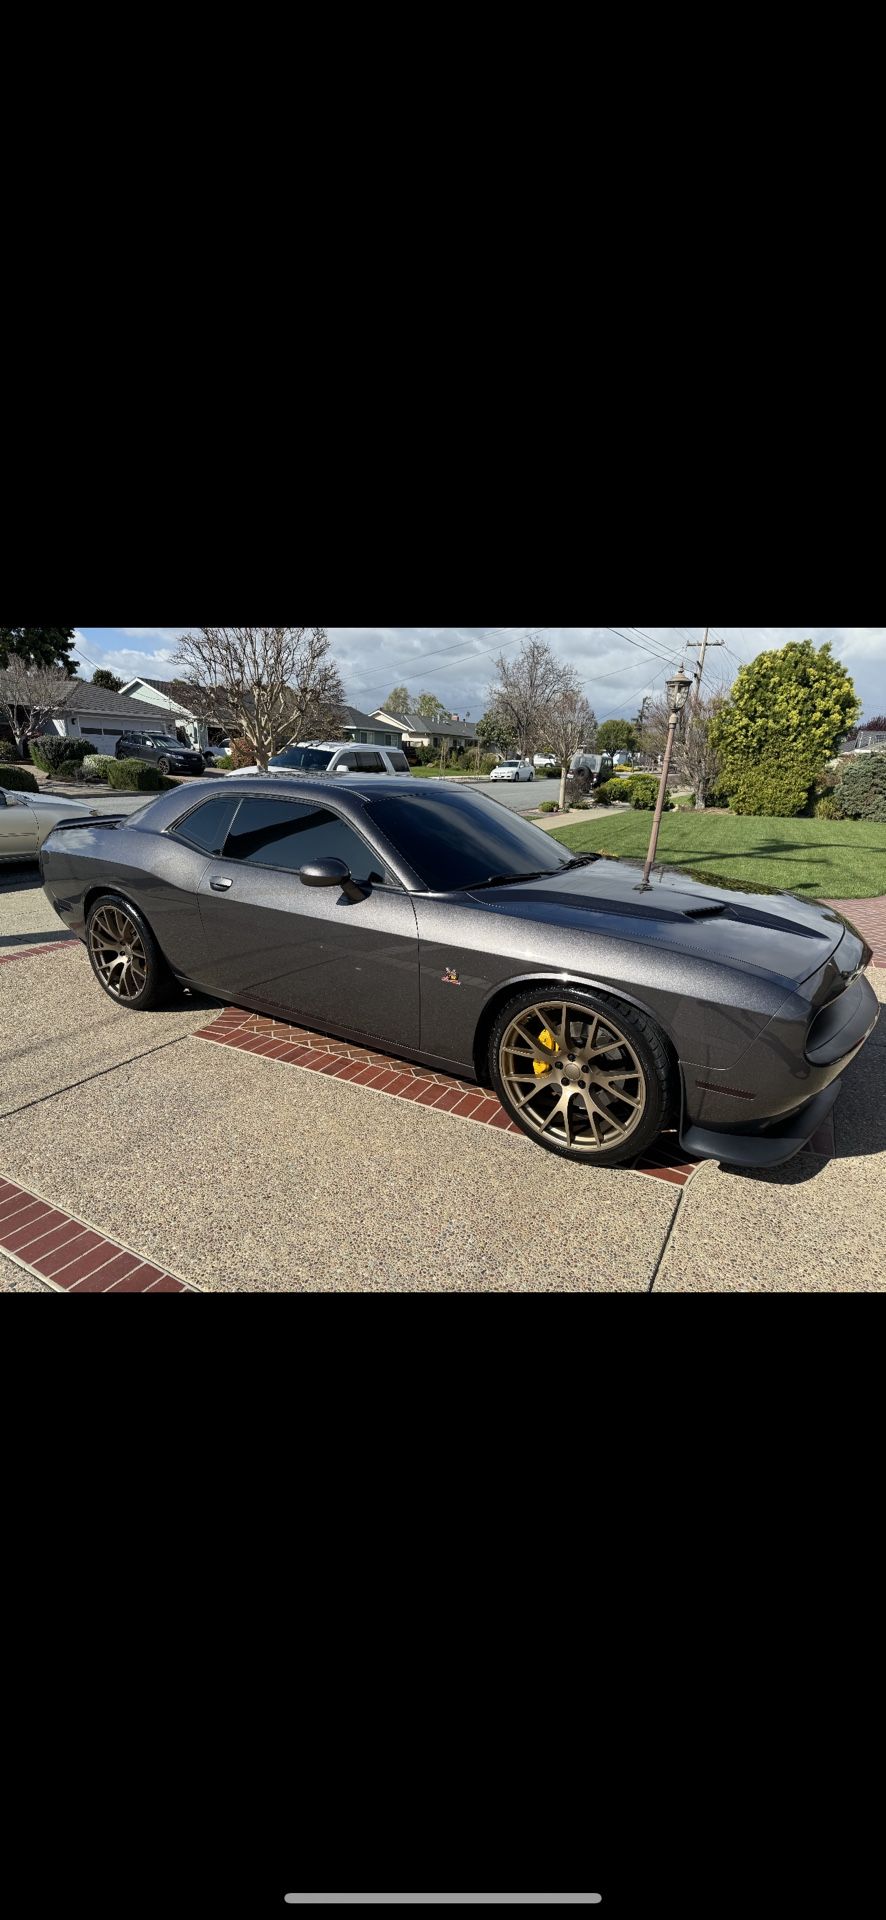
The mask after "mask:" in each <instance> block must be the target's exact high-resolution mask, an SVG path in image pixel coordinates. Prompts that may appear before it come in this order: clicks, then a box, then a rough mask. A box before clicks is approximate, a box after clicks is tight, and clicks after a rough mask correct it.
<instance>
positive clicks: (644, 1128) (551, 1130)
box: [490, 987, 671, 1167]
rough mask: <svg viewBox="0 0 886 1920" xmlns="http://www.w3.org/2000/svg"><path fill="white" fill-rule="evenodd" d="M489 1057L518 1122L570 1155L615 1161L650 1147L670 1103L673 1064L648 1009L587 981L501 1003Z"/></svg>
mask: <svg viewBox="0 0 886 1920" xmlns="http://www.w3.org/2000/svg"><path fill="white" fill-rule="evenodd" d="M490 1064H491V1067H492V1078H493V1082H494V1085H495V1089H496V1092H497V1094H498V1096H499V1099H500V1100H501V1103H502V1106H503V1107H504V1108H505V1110H506V1112H507V1113H509V1114H510V1116H511V1118H512V1119H513V1120H514V1121H516V1123H517V1126H518V1127H521V1128H522V1129H523V1132H524V1133H527V1134H528V1135H529V1138H530V1139H531V1140H535V1141H536V1142H537V1143H538V1145H539V1146H541V1147H547V1148H548V1150H549V1152H551V1153H559V1154H561V1155H562V1156H563V1158H564V1159H567V1160H583V1161H585V1162H586V1163H590V1164H593V1165H595V1166H606V1167H613V1166H619V1165H621V1164H623V1163H624V1162H625V1161H629V1160H634V1159H635V1158H636V1156H637V1154H639V1153H642V1151H643V1149H644V1148H645V1147H648V1146H650V1145H651V1143H652V1141H653V1140H654V1139H655V1137H656V1135H657V1134H658V1133H659V1132H660V1131H661V1128H662V1126H663V1124H664V1119H665V1114H666V1112H667V1108H668V1094H669V1087H670V1077H671V1074H670V1062H669V1059H668V1054H667V1050H666V1048H665V1044H664V1041H663V1039H662V1037H661V1035H660V1033H659V1032H658V1029H657V1028H656V1027H655V1026H654V1025H653V1023H652V1021H651V1020H649V1019H647V1017H646V1015H645V1014H642V1013H640V1012H638V1010H637V1009H636V1008H635V1007H629V1006H626V1005H624V1004H622V1003H621V1002H620V1001H617V1000H614V999H613V1000H611V999H610V998H609V996H608V995H607V994H599V993H593V992H591V990H590V989H589V988H584V987H571V988H570V989H569V991H568V994H566V995H564V994H562V993H560V994H558V993H556V992H555V991H545V990H544V989H542V990H541V991H540V992H538V993H535V992H533V991H532V989H531V988H530V989H528V990H526V991H524V992H522V993H518V994H516V995H515V996H514V998H513V999H512V1000H509V1001H508V1002H507V1004H506V1006H504V1007H503V1008H502V1009H501V1012H500V1013H499V1015H498V1018H497V1019H496V1022H495V1026H494V1027H493V1030H492V1034H491V1037H490Z"/></svg>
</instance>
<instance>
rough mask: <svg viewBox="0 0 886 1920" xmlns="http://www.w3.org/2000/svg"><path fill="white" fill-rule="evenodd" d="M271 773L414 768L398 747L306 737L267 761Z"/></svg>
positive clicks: (246, 770) (406, 770) (251, 769)
mask: <svg viewBox="0 0 886 1920" xmlns="http://www.w3.org/2000/svg"><path fill="white" fill-rule="evenodd" d="M268 771H269V772H270V773H387V774H391V773H400V774H404V773H411V772H412V768H411V767H410V765H409V761H408V760H407V758H406V755H405V753H401V752H400V749H399V747H369V746H366V747H355V746H352V745H351V743H350V742H349V741H345V742H342V741H341V740H304V741H303V742H302V744H301V746H299V747H287V748H286V750H285V752H283V753H275V754H274V757H273V759H272V760H270V761H269V762H268ZM241 772H243V773H260V772H261V768H260V767H258V766H256V767H243V768H241Z"/></svg>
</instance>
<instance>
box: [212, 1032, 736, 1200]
mask: <svg viewBox="0 0 886 1920" xmlns="http://www.w3.org/2000/svg"><path fill="white" fill-rule="evenodd" d="M194 1038H195V1039H196V1040H213V1041H215V1043H216V1044H217V1045H219V1046H224V1047H237V1048H238V1049H239V1050H240V1051H241V1052H243V1053H254V1054H258V1055H260V1056H261V1057H262V1058H264V1059H266V1060H279V1061H282V1062H283V1064H284V1065H285V1066H293V1067H304V1068H305V1069H306V1070H307V1072H309V1073H325V1074H326V1075H327V1076H328V1077H329V1078H330V1079H334V1080H348V1081H350V1082H351V1084H352V1085H354V1086H361V1087H369V1088H371V1090H372V1092H373V1093H387V1094H390V1095H391V1098H392V1099H394V1100H414V1101H415V1103H416V1106H421V1107H433V1109H434V1111H435V1113H448V1114H451V1115H452V1117H453V1119H455V1120H473V1121H476V1122H478V1124H479V1125H480V1126H486V1127H495V1128H496V1129H497V1130H498V1131H499V1132H501V1133H516V1134H517V1135H518V1136H519V1138H520V1139H521V1140H524V1141H526V1135H525V1133H524V1132H523V1129H522V1127H518V1126H517V1125H516V1123H515V1121H513V1120H511V1119H510V1118H509V1116H508V1115H507V1114H506V1112H505V1110H504V1107H503V1106H502V1104H501V1101H500V1100H499V1098H498V1095H497V1094H495V1093H490V1092H489V1091H487V1089H486V1088H485V1087H478V1086H477V1084H476V1081H474V1080H459V1079H457V1078H456V1077H455V1076H454V1075H453V1074H448V1073H432V1072H431V1069H430V1068H429V1067H417V1066H414V1065H412V1063H411V1062H410V1061H408V1060H397V1059H395V1058H393V1057H392V1056H391V1055H390V1054H386V1053H377V1052H375V1051H374V1050H370V1049H368V1048H366V1047H355V1046H352V1045H351V1044H350V1043H349V1042H348V1041H347V1040H335V1039H333V1038H332V1036H331V1035H329V1034H325V1033H311V1032H309V1031H308V1030H307V1029H306V1028H304V1027H294V1026H292V1025H291V1024H290V1022H289V1021H287V1020H273V1019H271V1018H270V1017H269V1016H267V1015H265V1014H261V1013H248V1012H246V1011H245V1010H244V1009H243V1008H240V1007H226V1008H225V1010H224V1012H223V1013H220V1014H219V1015H218V1018H217V1019H215V1020H213V1021H212V1022H211V1023H210V1025H209V1026H206V1027H201V1028H200V1029H199V1031H198V1032H197V1033H196V1034H195V1036H194ZM526 1144H527V1145H530V1144H531V1143H530V1142H529V1141H526ZM698 1165H699V1162H698V1161H697V1160H687V1159H686V1157H685V1155H684V1154H683V1153H682V1152H681V1150H680V1145H679V1142H678V1141H677V1138H676V1135H675V1134H662V1135H661V1136H660V1138H659V1139H658V1140H656V1141H655V1143H654V1145H653V1146H652V1147H651V1148H650V1149H649V1152H648V1153H645V1154H641V1155H640V1157H639V1158H638V1159H637V1160H635V1161H634V1162H633V1163H632V1165H631V1166H630V1167H629V1168H628V1169H627V1171H629V1172H633V1173H643V1174H649V1175H651V1177H652V1178H653V1179H655V1180H665V1181H667V1182H668V1184H669V1185H670V1186H675V1187H684V1186H685V1185H686V1182H687V1180H688V1179H689V1177H690V1175H691V1174H693V1173H694V1172H695V1169H696V1167H697V1166H698Z"/></svg>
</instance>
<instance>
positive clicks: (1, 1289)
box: [0, 1253, 55, 1293]
mask: <svg viewBox="0 0 886 1920" xmlns="http://www.w3.org/2000/svg"><path fill="white" fill-rule="evenodd" d="M54 1292H55V1288H54V1287H47V1286H46V1285H45V1284H44V1282H43V1281H42V1280H37V1279H36V1278H35V1276H34V1274H33V1273H25V1271H24V1268H23V1267H17V1266H16V1264H15V1261H14V1260H7V1258H6V1255H5V1254H4V1253H0V1293H54Z"/></svg>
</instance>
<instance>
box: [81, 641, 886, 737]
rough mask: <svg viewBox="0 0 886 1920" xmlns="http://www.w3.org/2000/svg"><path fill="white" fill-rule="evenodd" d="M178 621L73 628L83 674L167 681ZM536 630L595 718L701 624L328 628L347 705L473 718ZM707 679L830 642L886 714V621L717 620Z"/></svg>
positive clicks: (679, 654)
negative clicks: (787, 649) (789, 646)
mask: <svg viewBox="0 0 886 1920" xmlns="http://www.w3.org/2000/svg"><path fill="white" fill-rule="evenodd" d="M186 631H187V629H186V628H184V627H78V628H77V644H78V655H79V658H80V661H81V668H82V671H83V674H84V677H85V678H89V677H90V672H91V668H92V667H93V666H99V667H110V668H111V669H112V671H113V672H114V673H116V674H118V675H121V676H125V677H126V678H127V679H129V678H132V677H133V676H134V675H135V674H147V675H149V676H150V678H151V679H154V680H167V679H170V680H171V679H173V678H174V676H175V672H176V668H175V665H174V659H173V656H174V653H175V645H176V640H177V638H178V636H179V635H180V634H181V633H184V632H186ZM528 633H533V634H538V635H539V637H540V638H542V639H544V640H547V641H548V642H549V644H550V645H551V646H552V647H553V649H554V651H555V653H557V654H559V655H560V656H561V657H562V658H563V659H564V660H568V661H569V662H571V664H572V665H573V666H574V667H575V669H576V671H577V672H578V674H579V676H580V678H581V680H582V682H583V684H584V690H585V693H586V694H587V697H588V699H589V700H590V702H591V705H592V707H593V709H594V712H595V713H596V715H597V719H598V720H606V719H609V718H621V717H624V718H625V719H632V718H633V716H634V714H635V713H636V712H637V710H638V708H639V705H640V701H641V700H642V698H643V695H644V693H649V694H652V695H654V694H655V693H657V692H659V691H660V690H661V688H662V686H663V683H664V679H665V677H666V675H667V674H668V672H669V671H670V668H671V666H672V665H673V664H675V663H677V662H679V661H680V659H681V658H682V659H683V660H684V662H685V664H686V666H687V668H689V667H691V665H692V663H693V662H694V661H695V660H696V659H697V658H698V654H697V652H696V651H693V650H692V649H691V648H690V647H689V646H688V642H689V641H700V640H701V639H702V637H703V634H704V628H703V627H620V628H613V627H330V628H329V637H330V640H331V642H332V646H333V649H334V652H335V656H336V659H337V661H338V664H339V667H340V668H341V672H342V676H343V679H344V683H345V687H346V689H347V697H348V700H349V701H350V703H351V704H352V706H355V707H362V708H363V710H364V711H365V712H369V713H371V712H372V711H373V709H374V708H375V707H378V706H380V705H381V704H382V702H383V701H384V700H385V699H386V698H387V696H388V694H389V693H390V691H391V688H392V687H394V686H397V685H405V686H407V687H408V688H409V691H410V693H412V694H413V695H415V696H417V695H418V694H420V693H425V692H431V693H436V694H438V695H439V698H440V699H441V700H442V701H444V702H445V704H446V705H447V707H449V709H450V711H451V712H452V713H457V714H459V715H461V716H462V717H463V718H464V717H465V716H466V715H468V714H470V716H471V718H472V719H477V718H478V716H479V715H480V714H481V713H483V712H484V710H485V707H486V705H487V690H488V687H489V683H490V680H491V679H492V678H493V677H494V673H495V666H494V661H495V656H496V655H497V654H498V653H499V652H504V653H505V655H506V656H508V657H509V658H512V657H513V656H514V655H515V654H516V653H517V652H518V651H519V646H520V641H521V639H522V638H523V637H524V635H525V634H528ZM711 635H712V638H716V639H717V640H722V641H723V642H724V643H725V644H724V645H723V646H721V647H716V648H712V649H711V650H710V651H709V652H708V656H707V660H706V662H705V680H706V682H707V683H709V684H713V682H714V681H715V680H721V681H724V682H727V681H729V680H732V679H733V678H734V677H735V674H736V673H737V671H738V667H739V664H740V663H742V662H743V661H746V660H752V659H753V657H754V655H755V654H757V653H762V652H764V651H766V650H767V649H769V648H771V647H782V646H784V645H785V642H786V641H788V640H807V639H809V640H812V641H813V642H814V643H815V645H816V646H820V645H821V643H822V641H823V640H830V642H831V645H832V647H833V650H834V652H835V654H836V655H837V657H838V659H840V660H842V661H843V663H844V665H845V666H846V667H848V669H849V671H850V673H851V674H852V677H853V680H854V681H855V687H856V691H857V693H858V694H859V697H860V698H861V699H862V700H863V702H864V714H865V716H866V717H867V718H872V717H873V715H874V714H881V713H884V712H886V627H713V628H712V629H711Z"/></svg>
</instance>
